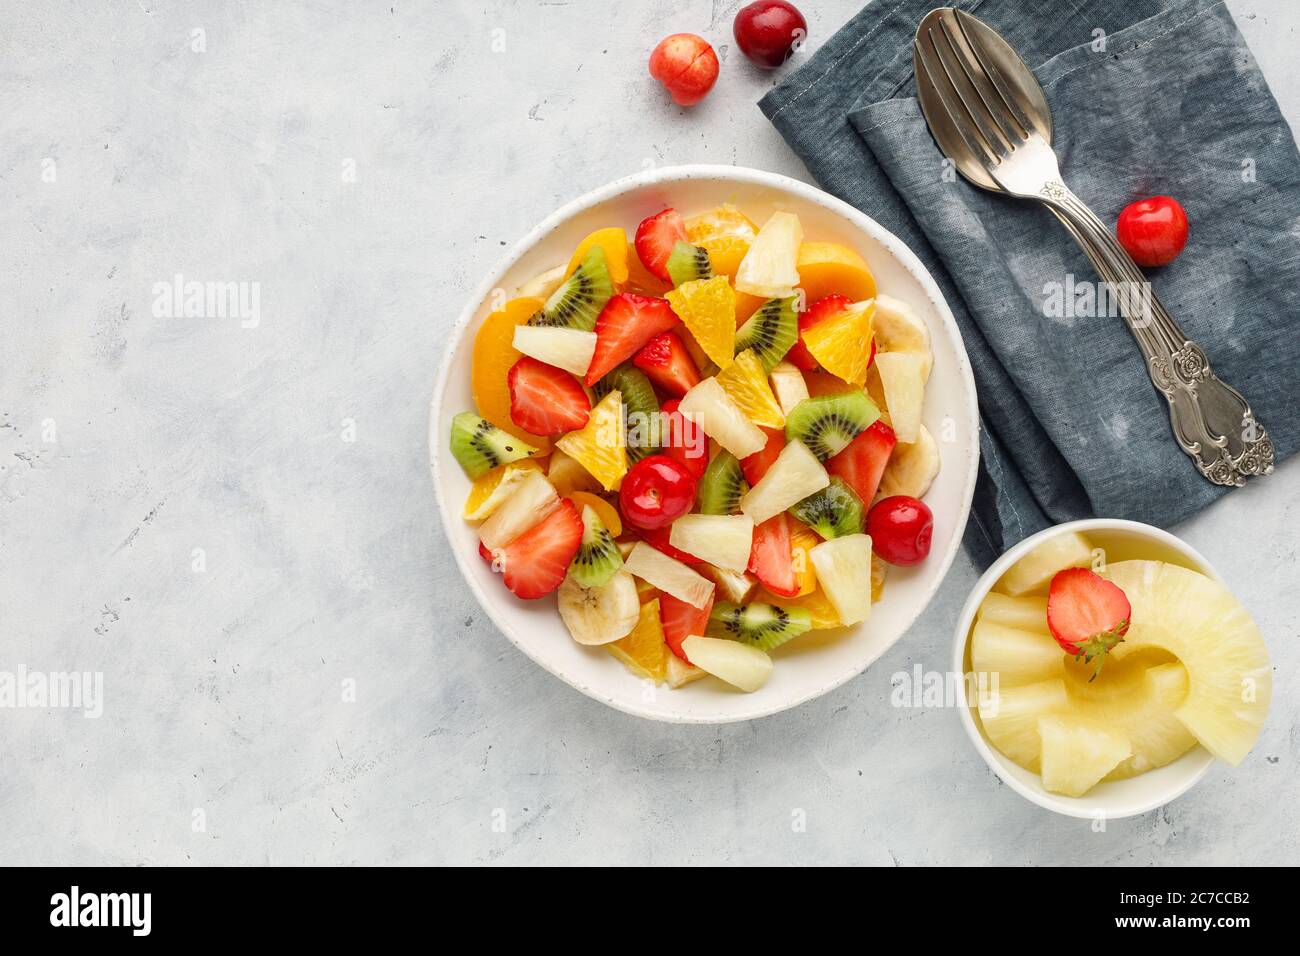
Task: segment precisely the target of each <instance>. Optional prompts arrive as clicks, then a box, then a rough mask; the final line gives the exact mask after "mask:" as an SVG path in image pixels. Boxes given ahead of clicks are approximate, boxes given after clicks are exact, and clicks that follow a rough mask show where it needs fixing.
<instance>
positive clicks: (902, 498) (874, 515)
mask: <svg viewBox="0 0 1300 956" xmlns="http://www.w3.org/2000/svg"><path fill="white" fill-rule="evenodd" d="M867 534H868V535H870V536H871V549H872V550H873V551H875V552H876V554H878V555H880V557H881V558H882V559H884V560H885V561H887V562H888V563H890V564H897V565H900V566H906V565H909V564H917V563H918V562H921V561H924V560H925V558H926V555H928V554H929V553H930V538H931V537H932V536H933V535H934V515H933V514H931V513H930V509H929V507H928V506H927V505H926V503H925V502H924V501H917V500H916V499H915V498H909V497H908V496H907V495H894V496H893V497H892V498H882V499H881V500H880V501H878V502H876V504H875V507H873V508H872V509H871V510H870V511H869V512H867Z"/></svg>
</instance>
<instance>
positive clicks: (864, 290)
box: [798, 242, 876, 305]
mask: <svg viewBox="0 0 1300 956" xmlns="http://www.w3.org/2000/svg"><path fill="white" fill-rule="evenodd" d="M798 269H799V287H800V288H801V289H803V290H804V293H805V294H806V295H807V297H808V305H812V304H813V303H814V302H816V301H817V300H818V299H821V298H824V297H825V296H828V295H832V294H835V295H844V296H848V297H849V298H850V299H852V300H853V301H854V302H858V301H861V300H862V299H873V298H875V296H876V280H875V278H874V277H873V276H872V275H871V270H870V269H869V268H867V263H866V262H865V261H864V260H863V258H862V256H860V255H858V254H857V253H856V252H855V251H853V250H852V249H850V248H849V247H848V246H841V245H840V244H839V243H836V242H805V243H803V244H802V245H801V246H800V247H799V263H798Z"/></svg>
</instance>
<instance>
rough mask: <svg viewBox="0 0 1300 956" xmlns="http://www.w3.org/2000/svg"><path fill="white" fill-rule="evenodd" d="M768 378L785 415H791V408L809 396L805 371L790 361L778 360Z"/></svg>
mask: <svg viewBox="0 0 1300 956" xmlns="http://www.w3.org/2000/svg"><path fill="white" fill-rule="evenodd" d="M768 378H769V379H770V380H771V383H772V392H773V393H774V394H775V395H776V401H777V404H779V405H780V406H781V414H783V415H789V414H790V410H791V409H793V408H794V407H795V406H796V405H798V404H799V403H800V402H802V401H803V400H804V399H805V398H807V397H808V383H807V382H806V381H804V377H803V372H801V371H799V369H798V368H796V367H795V366H794V365H792V364H791V363H789V362H785V361H781V362H777V363H776V365H775V366H773V367H772V371H771V372H769V373H768Z"/></svg>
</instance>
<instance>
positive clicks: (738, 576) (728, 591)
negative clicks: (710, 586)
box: [701, 564, 758, 604]
mask: <svg viewBox="0 0 1300 956" xmlns="http://www.w3.org/2000/svg"><path fill="white" fill-rule="evenodd" d="M701 571H702V572H703V573H704V576H705V577H707V578H709V579H710V580H712V581H713V583H714V584H716V585H717V586H718V590H719V591H721V592H722V596H723V597H724V598H726V599H727V600H728V601H730V602H731V603H732V604H744V603H745V602H746V601H748V600H749V597H750V595H751V594H753V593H754V589H755V588H756V587H758V578H756V577H754V575H752V574H748V573H746V572H744V571H741V572H736V571H728V570H726V569H725V568H715V567H714V566H713V565H711V564H710V565H706V566H705V567H704V568H702V569H701Z"/></svg>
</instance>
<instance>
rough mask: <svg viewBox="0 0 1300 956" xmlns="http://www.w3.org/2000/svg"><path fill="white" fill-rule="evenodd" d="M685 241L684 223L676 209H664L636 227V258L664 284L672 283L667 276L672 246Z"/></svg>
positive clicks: (634, 241) (634, 242)
mask: <svg viewBox="0 0 1300 956" xmlns="http://www.w3.org/2000/svg"><path fill="white" fill-rule="evenodd" d="M685 241H686V223H685V222H684V221H683V220H682V216H681V213H679V212H678V211H677V210H676V209H672V208H669V209H665V210H664V211H663V212H657V213H655V214H654V215H653V216H651V217H650V218H648V219H643V220H642V221H641V225H639V226H637V227H636V238H635V239H634V240H633V244H634V245H635V246H636V256H637V258H638V259H640V260H641V264H642V265H643V266H645V267H646V269H648V270H649V271H650V272H651V273H653V274H654V275H657V276H658V277H659V278H661V279H663V280H664V281H665V282H672V281H673V280H672V277H671V276H669V275H668V257H669V256H670V255H672V252H673V246H675V245H677V243H679V242H685Z"/></svg>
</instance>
